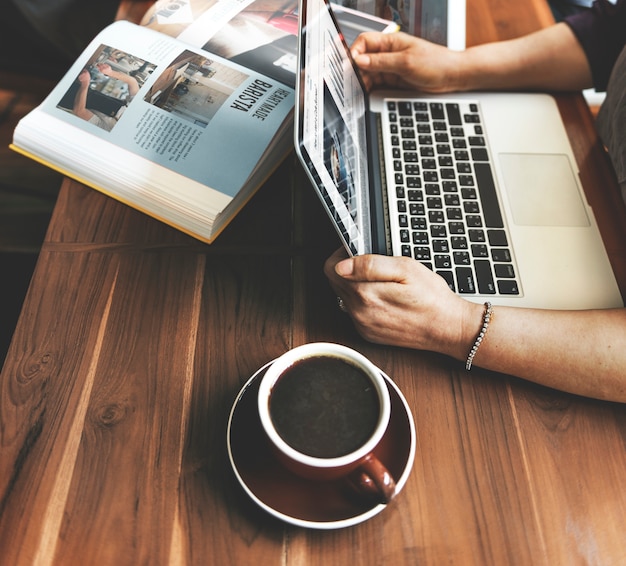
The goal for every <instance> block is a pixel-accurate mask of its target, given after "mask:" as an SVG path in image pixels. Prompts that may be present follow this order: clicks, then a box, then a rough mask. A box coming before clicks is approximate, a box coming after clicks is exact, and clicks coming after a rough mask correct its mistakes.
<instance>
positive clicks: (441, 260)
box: [435, 254, 452, 269]
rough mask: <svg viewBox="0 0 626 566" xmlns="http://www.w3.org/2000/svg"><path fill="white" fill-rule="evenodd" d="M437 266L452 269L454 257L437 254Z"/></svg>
mask: <svg viewBox="0 0 626 566" xmlns="http://www.w3.org/2000/svg"><path fill="white" fill-rule="evenodd" d="M435 267H436V268H438V269H451V268H452V258H451V257H450V256H449V255H444V254H439V255H435Z"/></svg>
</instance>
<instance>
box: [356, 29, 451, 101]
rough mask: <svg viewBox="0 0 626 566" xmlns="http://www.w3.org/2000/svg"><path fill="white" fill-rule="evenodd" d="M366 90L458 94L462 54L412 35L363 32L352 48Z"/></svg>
mask: <svg viewBox="0 0 626 566" xmlns="http://www.w3.org/2000/svg"><path fill="white" fill-rule="evenodd" d="M351 53H352V57H353V58H354V61H355V63H356V64H357V65H358V67H359V69H360V70H361V72H362V73H361V74H362V77H363V81H364V82H365V86H366V87H367V88H368V89H372V88H373V87H375V86H388V87H402V88H411V89H416V90H420V91H423V92H430V93H440V92H450V91H453V90H459V88H460V85H458V84H456V83H457V82H458V81H457V75H458V73H457V71H458V69H459V67H460V65H461V58H462V57H463V54H462V53H461V52H456V51H452V50H450V49H448V48H447V47H444V46H442V45H438V44H436V43H431V42H429V41H426V40H424V39H420V38H417V37H414V36H412V35H409V34H406V33H402V32H397V33H379V32H366V33H362V34H361V35H359V36H358V37H357V38H356V40H355V41H354V43H353V44H352V47H351Z"/></svg>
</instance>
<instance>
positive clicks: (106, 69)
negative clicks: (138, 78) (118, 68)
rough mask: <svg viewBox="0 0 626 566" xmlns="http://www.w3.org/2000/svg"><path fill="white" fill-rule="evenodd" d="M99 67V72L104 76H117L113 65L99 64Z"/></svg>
mask: <svg viewBox="0 0 626 566" xmlns="http://www.w3.org/2000/svg"><path fill="white" fill-rule="evenodd" d="M97 67H98V71H100V72H101V73H102V74H103V75H106V76H107V77H111V76H113V75H115V74H116V72H115V71H114V70H113V68H112V67H111V65H109V64H108V63H98V65H97Z"/></svg>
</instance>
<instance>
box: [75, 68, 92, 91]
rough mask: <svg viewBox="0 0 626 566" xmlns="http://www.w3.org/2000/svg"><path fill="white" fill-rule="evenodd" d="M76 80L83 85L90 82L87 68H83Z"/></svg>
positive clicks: (87, 84)
mask: <svg viewBox="0 0 626 566" xmlns="http://www.w3.org/2000/svg"><path fill="white" fill-rule="evenodd" d="M78 82H79V83H80V84H81V85H82V86H83V87H85V86H89V83H90V82H91V75H90V74H89V71H88V70H87V69H83V70H82V71H81V72H80V74H79V75H78Z"/></svg>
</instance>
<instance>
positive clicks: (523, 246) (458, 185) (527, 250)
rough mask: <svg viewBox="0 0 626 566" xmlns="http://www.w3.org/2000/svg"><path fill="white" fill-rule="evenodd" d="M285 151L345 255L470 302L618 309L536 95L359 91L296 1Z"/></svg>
mask: <svg viewBox="0 0 626 566" xmlns="http://www.w3.org/2000/svg"><path fill="white" fill-rule="evenodd" d="M295 145H296V152H297V154H298V156H299V158H300V160H301V161H302V164H303V165H304V167H305V170H306V171H307V173H308V175H309V178H310V180H311V182H312V184H313V186H314V187H315V189H316V190H317V193H318V195H319V197H320V199H321V202H322V203H323V205H324V207H325V209H326V211H327V212H328V215H329V216H330V218H331V220H332V221H333V223H334V226H335V228H336V230H337V233H338V234H339V237H340V239H341V241H342V242H343V245H344V246H345V248H346V249H347V250H348V252H349V253H350V254H353V255H356V254H366V253H379V254H387V255H405V256H408V257H412V258H414V259H415V260H418V261H421V262H423V263H424V264H425V265H427V266H428V267H429V268H430V269H432V270H433V271H434V272H436V273H438V274H439V275H440V276H441V277H443V278H444V279H445V280H446V281H447V282H448V285H449V286H450V288H451V289H453V290H454V291H455V292H457V293H459V294H460V295H462V296H464V297H465V298H467V299H469V300H473V301H476V302H483V301H487V300H489V301H491V302H492V303H493V304H500V305H504V304H506V305H514V306H524V307H538V308H556V309H570V308H571V309H585V308H608V307H618V306H622V305H623V301H622V297H621V295H620V292H619V289H618V287H617V284H616V281H615V277H614V275H613V271H612V269H611V266H610V263H609V260H608V257H607V254H606V250H605V248H604V245H603V242H602V239H601V237H600V233H599V231H598V228H597V225H596V222H595V219H594V215H593V212H592V210H591V208H590V207H589V206H588V204H587V202H586V199H585V196H584V193H583V190H582V187H581V185H580V181H579V179H578V170H577V168H576V162H575V159H574V156H573V153H572V150H571V147H570V144H569V140H568V137H567V134H566V132H565V129H564V126H563V123H562V121H561V117H560V114H559V112H558V108H557V106H556V103H555V101H554V99H553V98H552V97H550V96H548V95H543V94H524V93H520V94H518V93H471V94H450V95H436V96H435V95H424V96H420V95H419V93H409V92H406V91H401V92H395V91H394V92H390V91H389V92H382V91H380V92H379V91H376V92H373V93H370V94H368V93H367V92H366V91H365V89H364V87H363V85H362V82H361V80H360V78H359V74H358V71H357V69H356V67H355V65H354V63H353V61H352V59H351V57H350V54H349V50H348V47H347V45H346V43H345V41H344V39H343V37H342V36H341V34H340V32H339V28H338V27H337V24H336V22H335V19H334V17H333V14H332V11H331V9H330V8H329V4H328V2H327V0H300V35H299V46H298V75H297V81H296V114H295Z"/></svg>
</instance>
